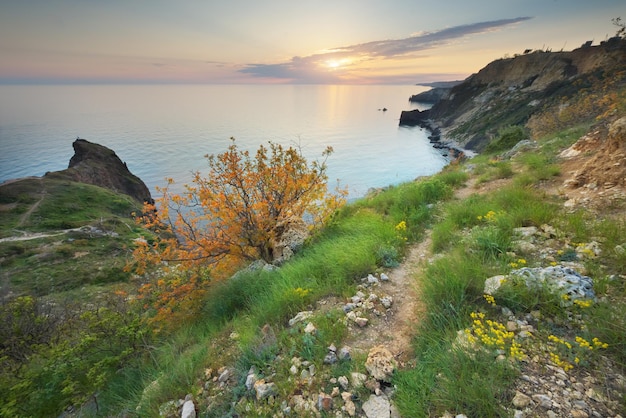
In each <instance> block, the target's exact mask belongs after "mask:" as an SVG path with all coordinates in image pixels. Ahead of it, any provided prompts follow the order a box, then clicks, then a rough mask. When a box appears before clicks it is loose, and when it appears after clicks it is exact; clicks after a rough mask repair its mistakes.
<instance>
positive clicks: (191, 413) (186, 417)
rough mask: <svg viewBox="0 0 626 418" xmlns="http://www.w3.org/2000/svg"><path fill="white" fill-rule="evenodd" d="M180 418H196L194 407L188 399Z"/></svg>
mask: <svg viewBox="0 0 626 418" xmlns="http://www.w3.org/2000/svg"><path fill="white" fill-rule="evenodd" d="M180 418H196V406H195V405H194V403H193V400H191V399H189V400H186V401H185V403H184V404H183V410H182V412H181V414H180Z"/></svg>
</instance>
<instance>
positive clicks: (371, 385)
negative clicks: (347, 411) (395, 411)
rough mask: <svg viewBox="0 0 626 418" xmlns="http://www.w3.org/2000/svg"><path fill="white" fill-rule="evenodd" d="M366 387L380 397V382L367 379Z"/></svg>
mask: <svg viewBox="0 0 626 418" xmlns="http://www.w3.org/2000/svg"><path fill="white" fill-rule="evenodd" d="M365 387H366V388H368V389H369V391H370V392H372V393H375V394H376V395H380V393H381V392H380V382H379V381H378V380H376V379H367V381H366V382H365Z"/></svg>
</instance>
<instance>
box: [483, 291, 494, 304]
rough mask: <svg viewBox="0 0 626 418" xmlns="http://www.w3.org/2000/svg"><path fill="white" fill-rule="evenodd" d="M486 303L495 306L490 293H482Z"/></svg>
mask: <svg viewBox="0 0 626 418" xmlns="http://www.w3.org/2000/svg"><path fill="white" fill-rule="evenodd" d="M483 297H484V298H485V300H486V301H487V303H488V304H490V305H492V306H496V299H495V298H494V297H493V296H492V295H487V294H485V295H483Z"/></svg>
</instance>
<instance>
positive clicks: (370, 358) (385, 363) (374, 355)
mask: <svg viewBox="0 0 626 418" xmlns="http://www.w3.org/2000/svg"><path fill="white" fill-rule="evenodd" d="M397 366H398V363H397V362H396V359H394V358H393V355H392V354H391V352H390V351H389V350H387V349H386V348H385V347H384V346H382V345H379V346H376V347H374V348H372V349H371V350H370V352H369V354H368V355H367V360H366V361H365V368H366V369H367V371H368V372H369V374H370V376H372V377H373V378H374V379H376V380H382V381H389V380H390V379H391V376H392V375H393V372H394V371H395V370H396V367H397Z"/></svg>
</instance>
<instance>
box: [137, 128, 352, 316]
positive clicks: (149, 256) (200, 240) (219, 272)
mask: <svg viewBox="0 0 626 418" xmlns="http://www.w3.org/2000/svg"><path fill="white" fill-rule="evenodd" d="M331 153H332V148H330V147H329V148H327V149H326V150H325V151H324V153H323V154H322V156H323V158H324V160H323V161H321V162H318V161H313V162H312V163H309V162H308V161H307V160H306V159H305V157H304V156H303V155H302V154H301V153H300V151H299V150H298V149H295V148H293V147H289V148H284V147H283V146H281V145H278V144H274V143H272V142H270V143H269V147H266V146H263V145H261V146H260V147H259V149H258V150H257V151H256V154H255V155H254V156H251V155H250V153H249V152H248V151H241V150H239V148H238V147H237V145H236V144H235V141H234V139H233V143H232V144H231V145H230V146H229V148H228V150H227V151H226V152H224V153H222V154H219V155H217V156H216V155H210V156H207V157H206V158H207V160H208V163H209V172H208V174H207V175H206V176H203V175H202V174H201V173H199V172H196V173H195V174H194V178H193V184H191V185H185V187H184V188H185V191H184V192H183V193H181V194H175V193H172V192H171V191H170V189H169V185H168V186H166V187H165V188H162V189H160V190H159V191H160V192H161V193H162V196H163V197H162V198H161V199H160V201H159V202H158V203H159V210H158V212H156V211H154V208H148V209H149V210H148V211H146V212H145V213H156V215H155V216H151V217H148V216H146V217H145V218H144V220H145V221H146V225H147V226H148V227H150V228H152V229H153V230H154V231H155V232H156V238H155V241H154V244H153V245H150V244H149V243H148V242H147V241H143V242H138V245H137V248H136V249H135V251H134V259H135V263H136V264H135V267H136V269H137V271H138V272H139V273H143V272H144V271H145V270H146V267H148V266H149V265H153V266H162V267H165V266H166V265H169V266H172V265H175V266H177V267H176V268H175V269H170V270H169V273H170V274H166V275H163V274H160V275H159V277H158V278H156V279H155V280H154V282H153V283H152V282H151V283H146V284H144V286H143V287H142V289H140V292H141V293H142V294H143V295H142V296H143V297H145V298H146V303H147V305H148V306H150V307H153V308H156V315H157V316H158V315H160V316H161V317H163V318H164V319H165V318H167V320H168V321H171V320H172V314H176V312H177V311H180V309H179V308H181V306H182V305H181V304H184V305H185V306H187V307H188V306H195V305H196V303H195V302H194V300H197V299H198V297H201V295H202V294H203V292H204V291H203V289H204V288H205V283H206V279H207V278H208V277H212V278H221V277H227V276H228V275H229V274H232V273H233V272H234V271H235V270H237V269H238V268H240V267H241V266H242V265H243V263H245V262H250V261H254V260H257V259H263V260H265V261H267V262H269V263H271V262H272V261H273V260H274V256H275V254H274V252H275V251H274V250H275V247H276V244H277V242H278V241H280V239H281V237H282V234H283V233H284V232H285V227H284V226H285V225H287V224H289V223H292V222H293V223H295V224H298V223H300V224H302V223H303V222H306V223H307V226H308V228H309V229H313V228H315V227H318V226H320V225H321V224H323V223H324V221H325V220H327V219H328V218H329V216H330V215H331V214H332V213H333V212H334V211H335V210H336V209H337V208H338V207H339V206H340V205H341V204H342V203H343V200H344V199H343V195H344V193H343V192H342V191H338V193H337V194H331V193H329V192H328V190H327V175H326V159H327V158H328V156H330V154H331ZM169 182H170V183H169V184H170V185H171V184H172V183H173V180H170V181H169ZM194 295H195V296H194ZM148 306H147V307H148ZM186 309H187V308H184V309H183V310H186ZM188 313H189V314H191V315H192V314H193V313H192V312H188ZM183 315H184V314H183Z"/></svg>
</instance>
